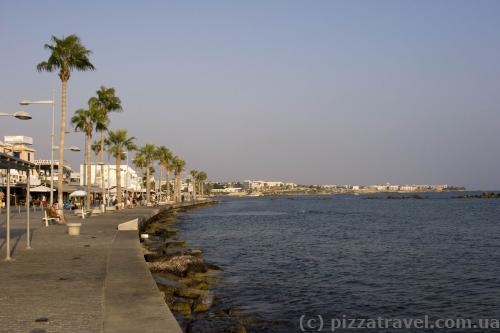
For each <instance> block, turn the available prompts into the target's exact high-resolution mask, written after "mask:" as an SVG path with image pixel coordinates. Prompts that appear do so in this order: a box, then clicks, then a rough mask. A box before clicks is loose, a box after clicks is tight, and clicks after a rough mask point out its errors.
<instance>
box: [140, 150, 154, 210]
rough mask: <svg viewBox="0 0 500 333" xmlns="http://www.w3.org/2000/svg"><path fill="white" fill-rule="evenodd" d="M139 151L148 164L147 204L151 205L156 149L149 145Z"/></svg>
mask: <svg viewBox="0 0 500 333" xmlns="http://www.w3.org/2000/svg"><path fill="white" fill-rule="evenodd" d="M139 151H140V153H141V155H142V156H143V158H144V160H145V162H146V203H151V181H150V180H151V168H152V167H153V162H154V160H155V158H156V147H155V145H152V144H149V143H148V144H146V145H144V146H143V147H141V149H140V150H139Z"/></svg>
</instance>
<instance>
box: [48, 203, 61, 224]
mask: <svg viewBox="0 0 500 333" xmlns="http://www.w3.org/2000/svg"><path fill="white" fill-rule="evenodd" d="M48 217H49V219H55V220H56V222H57V224H63V223H64V221H63V218H62V216H61V215H59V214H58V213H57V209H56V207H55V206H51V207H50V208H49V211H48Z"/></svg>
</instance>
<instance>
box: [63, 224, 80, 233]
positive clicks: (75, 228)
mask: <svg viewBox="0 0 500 333" xmlns="http://www.w3.org/2000/svg"><path fill="white" fill-rule="evenodd" d="M66 225H67V226H68V234H69V235H70V236H78V235H80V227H81V226H82V224H81V223H74V222H68V223H66Z"/></svg>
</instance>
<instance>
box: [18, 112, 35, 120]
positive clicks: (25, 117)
mask: <svg viewBox="0 0 500 333" xmlns="http://www.w3.org/2000/svg"><path fill="white" fill-rule="evenodd" d="M13 116H14V117H16V118H17V119H21V120H30V119H31V118H32V117H31V115H30V114H29V113H28V112H24V111H17V112H14V113H13Z"/></svg>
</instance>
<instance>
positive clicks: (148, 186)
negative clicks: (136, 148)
mask: <svg viewBox="0 0 500 333" xmlns="http://www.w3.org/2000/svg"><path fill="white" fill-rule="evenodd" d="M146 168H147V169H146V203H150V202H151V182H150V179H151V176H150V173H151V166H150V163H149V162H148V163H146Z"/></svg>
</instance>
